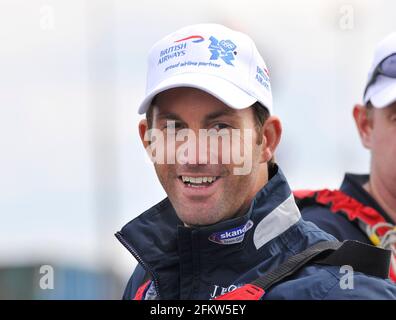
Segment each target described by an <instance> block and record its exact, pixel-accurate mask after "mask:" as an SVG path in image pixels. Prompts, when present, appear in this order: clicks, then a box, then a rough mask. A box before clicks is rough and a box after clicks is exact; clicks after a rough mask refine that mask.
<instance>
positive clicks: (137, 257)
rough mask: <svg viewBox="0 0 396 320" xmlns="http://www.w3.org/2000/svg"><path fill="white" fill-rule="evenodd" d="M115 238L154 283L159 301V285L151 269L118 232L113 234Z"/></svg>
mask: <svg viewBox="0 0 396 320" xmlns="http://www.w3.org/2000/svg"><path fill="white" fill-rule="evenodd" d="M115 236H116V238H117V239H118V240H119V241H120V242H121V243H122V245H123V246H124V247H125V248H126V249H127V250H128V251H129V252H130V253H131V254H132V255H133V257H134V258H135V259H136V260H137V261H138V262H139V263H140V264H141V265H142V267H143V268H144V269H145V270H146V271H147V272H148V273H149V274H151V276H152V277H153V281H154V288H155V291H156V293H157V297H158V299H159V300H161V296H160V293H159V290H158V288H159V285H158V279H157V277H156V276H155V275H154V272H152V271H151V269H150V268H149V267H148V266H147V265H146V264H145V263H144V262H143V259H142V258H141V257H140V256H139V254H138V253H137V252H136V250H135V249H134V248H133V247H132V246H131V245H130V244H129V243H128V242H127V241H126V240H125V239H124V237H123V236H122V235H121V233H120V232H117V233H116V234H115Z"/></svg>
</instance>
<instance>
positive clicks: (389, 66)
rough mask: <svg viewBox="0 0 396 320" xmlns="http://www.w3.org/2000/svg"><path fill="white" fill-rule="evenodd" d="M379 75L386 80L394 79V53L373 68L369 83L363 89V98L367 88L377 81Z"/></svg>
mask: <svg viewBox="0 0 396 320" xmlns="http://www.w3.org/2000/svg"><path fill="white" fill-rule="evenodd" d="M379 75H383V76H385V77H388V78H396V52H395V53H392V54H391V55H389V56H387V57H385V58H384V59H382V60H381V62H380V63H379V64H378V65H377V67H376V68H375V70H374V72H373V74H372V76H371V78H370V80H369V82H368V83H367V85H366V88H365V89H364V96H365V95H366V93H367V90H368V88H369V87H370V86H371V85H372V84H374V83H375V81H377V78H378V76H379Z"/></svg>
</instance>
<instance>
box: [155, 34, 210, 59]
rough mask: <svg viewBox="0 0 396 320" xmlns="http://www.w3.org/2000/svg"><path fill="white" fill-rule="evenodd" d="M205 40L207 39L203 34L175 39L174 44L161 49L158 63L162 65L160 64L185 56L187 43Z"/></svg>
mask: <svg viewBox="0 0 396 320" xmlns="http://www.w3.org/2000/svg"><path fill="white" fill-rule="evenodd" d="M204 40H205V39H204V37H202V36H189V37H186V38H183V39H178V40H176V41H174V42H173V43H174V44H173V45H171V46H170V47H167V48H165V49H162V50H161V52H160V56H159V60H158V64H159V65H160V64H162V63H164V62H167V61H169V60H172V59H174V58H179V57H183V56H184V55H185V54H186V50H187V44H188V43H189V42H193V43H200V42H202V41H204Z"/></svg>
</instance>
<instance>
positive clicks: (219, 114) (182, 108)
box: [140, 88, 268, 225]
mask: <svg viewBox="0 0 396 320" xmlns="http://www.w3.org/2000/svg"><path fill="white" fill-rule="evenodd" d="M155 101H156V102H155V105H154V106H153V110H152V127H153V128H155V129H158V130H160V132H162V133H163V134H164V137H165V140H164V142H165V143H164V144H165V146H164V153H165V154H166V155H168V153H176V154H177V150H178V147H180V145H181V144H183V143H185V141H176V142H175V151H176V152H175V151H174V150H173V149H170V147H169V146H168V143H167V140H169V139H170V138H169V137H173V138H174V134H173V136H172V135H170V136H167V133H169V132H170V131H171V130H174V131H175V132H176V134H177V133H178V132H179V131H181V130H183V129H189V131H190V132H191V133H193V134H195V137H197V142H196V154H195V155H194V156H191V155H189V156H188V157H187V158H185V159H184V161H182V163H179V161H176V162H175V163H171V164H169V163H166V161H165V163H163V164H159V163H154V166H155V170H156V173H157V175H158V178H159V180H160V182H161V184H162V186H163V188H164V189H165V191H166V193H167V195H168V197H169V199H170V201H171V203H172V205H173V207H174V208H175V210H176V213H177V215H178V217H179V218H180V219H181V220H182V221H183V222H184V223H185V224H186V225H210V224H214V223H217V222H219V221H222V220H225V219H229V218H232V217H235V216H238V215H243V214H244V213H246V211H247V210H248V208H249V206H250V203H251V201H252V199H253V197H254V195H255V194H256V192H257V191H258V190H257V184H258V179H262V177H263V171H264V169H265V179H267V176H266V174H267V170H266V163H265V161H267V160H268V159H267V160H263V152H262V150H263V147H262V146H263V144H261V145H258V144H257V143H256V140H257V137H258V134H259V132H258V130H257V128H256V127H255V126H256V122H255V118H254V113H253V109H252V108H247V109H243V110H234V109H231V108H229V107H228V106H226V105H225V104H224V103H222V102H221V101H220V100H218V99H216V98H214V97H213V96H211V95H209V94H207V93H205V92H203V91H201V90H197V89H193V88H175V89H171V90H167V91H165V92H163V93H160V94H159V95H158V96H157V97H156V100H155ZM169 121H172V123H173V124H174V126H173V125H172V126H169V124H170V122H169ZM145 126H147V123H146V124H145ZM200 129H207V130H209V129H212V132H221V134H220V136H223V137H224V136H227V135H228V136H229V137H231V130H232V129H238V130H240V131H237V130H235V131H236V132H240V134H239V135H238V134H237V135H236V136H235V137H236V138H234V139H230V140H231V143H230V144H229V145H225V144H224V143H223V140H222V139H219V140H218V141H219V143H218V148H216V149H215V150H213V148H212V149H211V146H207V148H206V149H207V150H205V149H204V148H202V147H201V145H200V143H202V140H201V141H199V139H198V137H199V130H200ZM245 129H248V130H249V132H251V139H250V140H249V139H245V140H244V137H245V134H244V132H245V131H244V130H245ZM140 130H141V135H142V123H141V125H140ZM220 130H221V131H220ZM143 131H144V130H143ZM198 141H199V142H198ZM207 141H209V140H207ZM224 141H227V139H225V140H224ZM265 141H266V139H264V143H265ZM246 143H248V144H249V146H248V148H245V149H244V146H243V144H246ZM236 147H238V148H240V149H238V150H242V151H241V153H243V150H245V152H246V150H249V152H250V153H251V154H250V158H251V164H250V165H251V170H249V172H248V173H247V174H242V175H241V174H239V175H236V174H234V173H235V168H236V167H241V164H240V163H239V164H238V165H237V164H236V163H235V162H233V160H232V159H231V161H229V162H228V163H224V162H225V161H222V160H224V159H223V153H222V148H223V149H224V150H226V151H227V150H228V151H230V150H229V149H232V150H234V149H235V148H236ZM232 150H231V151H232ZM202 153H205V154H206V162H204V163H202V162H201V161H200V160H199V157H200V156H202ZM211 156H212V158H211ZM213 156H214V157H215V158H216V159H217V162H218V163H217V164H216V163H213V162H211V160H213ZM244 156H245V157H246V156H247V155H246V154H245V155H244ZM245 159H246V158H245ZM249 169H250V168H249ZM183 180H184V181H183ZM194 181H195V182H194ZM205 181H206V182H205ZM210 181H212V182H210ZM200 182H202V183H200ZM264 183H265V182H264ZM264 183H262V184H264Z"/></svg>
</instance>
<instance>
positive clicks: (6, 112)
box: [0, 0, 396, 277]
mask: <svg viewBox="0 0 396 320" xmlns="http://www.w3.org/2000/svg"><path fill="white" fill-rule="evenodd" d="M395 9H396V3H395V2H394V1H386V0H382V1H369V0H363V1H362V0H359V1H357V0H355V1H347V2H345V1H334V0H323V1H314V0H303V1H298V2H296V1H292V0H288V1H287V0H280V1H279V0H276V1H275V0H271V1H270V0H266V1H244V2H242V1H223V0H222V1H208V0H203V1H198V2H196V3H194V2H191V3H189V4H187V3H186V2H185V1H181V0H177V1H166V2H164V1H154V0H151V1H138V2H137V1H121V0H118V1H98V0H96V1H93V0H85V1H77V0H70V1H60V0H57V1H56V0H47V1H39V0H29V1H20V0H0V39H1V42H0V102H1V103H0V217H1V221H0V264H1V265H10V264H29V263H35V262H45V263H51V261H52V262H54V263H55V262H56V263H63V264H69V265H76V266H83V267H87V268H97V267H101V266H103V267H106V268H110V269H112V270H114V271H115V272H118V273H119V274H120V275H121V276H123V277H127V275H128V274H130V272H131V271H132V270H133V267H134V265H135V262H134V260H133V259H132V257H131V256H130V254H129V253H128V252H127V251H126V250H125V249H124V248H123V247H122V245H121V244H119V243H118V242H117V240H116V239H115V237H114V235H113V234H114V233H115V232H116V231H118V230H119V229H120V228H121V227H122V226H123V225H124V224H125V223H127V222H128V221H130V220H131V219H133V218H134V217H136V216H137V215H138V214H140V213H141V212H143V211H144V210H146V209H148V208H149V207H151V206H152V205H154V204H155V203H156V202H158V201H160V200H161V199H162V198H164V197H165V193H164V191H163V190H162V188H161V186H160V184H159V182H158V180H157V178H156V176H155V172H154V170H153V168H152V165H151V164H150V162H149V161H148V158H147V156H146V155H145V154H144V149H143V147H142V145H141V143H140V141H139V136H138V131H137V124H138V122H139V120H140V119H141V116H140V115H138V114H137V106H138V104H139V102H140V100H141V99H142V98H143V97H144V92H145V77H146V60H147V52H148V50H149V49H150V47H151V46H152V45H153V44H154V43H155V42H156V41H157V40H159V39H160V38H162V37H163V36H165V35H167V34H169V33H171V32H173V31H175V30H177V29H178V28H181V27H183V26H186V25H189V24H195V23H203V22H215V23H221V24H225V25H226V26H228V27H231V28H234V29H237V30H239V31H242V32H245V33H247V34H248V35H249V36H250V37H251V38H253V39H254V40H255V42H256V45H257V47H258V49H259V51H260V53H261V55H262V56H263V58H264V60H265V62H266V64H267V66H268V68H269V71H270V75H271V85H272V90H273V99H274V110H275V114H276V115H278V116H279V117H280V118H281V121H282V124H283V136H282V141H281V144H280V147H279V150H278V152H277V155H276V159H277V161H278V162H279V164H280V166H281V168H282V170H283V171H284V173H285V174H286V176H287V177H288V180H289V183H290V185H291V186H292V188H293V189H297V188H321V187H330V188H336V187H337V186H338V185H339V184H340V183H341V181H342V177H343V174H344V172H345V171H349V172H358V173H364V172H367V171H368V169H369V160H370V157H369V152H368V151H367V150H365V149H363V147H362V145H361V143H360V141H359V138H358V135H357V132H356V129H355V127H354V123H353V119H352V108H353V106H354V104H356V103H361V101H362V92H363V89H364V84H365V81H366V77H367V72H368V68H369V65H370V59H371V55H372V53H373V50H374V47H375V45H376V43H377V42H378V41H380V40H381V39H382V38H383V37H384V36H386V35H387V34H388V33H390V32H392V31H395V29H396V20H395V19H394V12H395Z"/></svg>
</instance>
